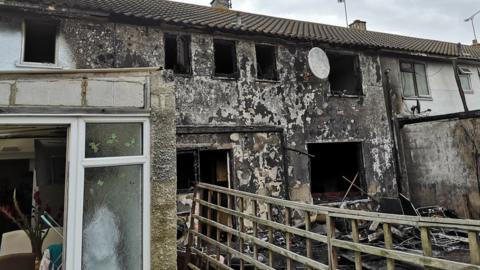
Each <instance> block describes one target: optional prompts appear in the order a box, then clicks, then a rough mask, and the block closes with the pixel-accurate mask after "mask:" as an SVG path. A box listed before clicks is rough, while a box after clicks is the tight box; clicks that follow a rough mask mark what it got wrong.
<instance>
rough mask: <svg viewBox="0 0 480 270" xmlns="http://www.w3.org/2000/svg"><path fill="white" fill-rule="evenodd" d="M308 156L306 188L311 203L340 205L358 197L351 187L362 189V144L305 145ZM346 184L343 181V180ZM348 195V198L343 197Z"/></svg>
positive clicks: (358, 193)
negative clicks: (308, 174) (337, 203)
mask: <svg viewBox="0 0 480 270" xmlns="http://www.w3.org/2000/svg"><path fill="white" fill-rule="evenodd" d="M308 154H309V155H310V185H311V192H312V196H313V198H314V202H315V203H324V202H332V201H341V200H342V199H343V198H344V197H345V196H346V197H347V198H349V199H352V198H355V197H360V196H361V192H360V190H359V189H358V188H356V187H354V186H352V187H351V183H349V182H348V181H347V180H349V181H352V182H353V181H354V180H355V182H354V184H355V185H357V186H359V187H362V186H363V177H362V176H363V158H362V156H363V155H362V144H361V143H357V142H348V143H316V144H309V145H308ZM345 178H346V179H347V180H346V179H345ZM347 192H348V194H347Z"/></svg>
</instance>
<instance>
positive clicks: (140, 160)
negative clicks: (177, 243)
mask: <svg viewBox="0 0 480 270" xmlns="http://www.w3.org/2000/svg"><path fill="white" fill-rule="evenodd" d="M90 123H95V124H97V123H104V124H108V123H112V124H113V123H142V124H143V130H142V131H143V135H142V139H143V153H142V155H138V156H124V157H99V158H87V157H86V155H85V154H86V152H85V139H86V126H87V124H90ZM78 134H79V135H78V141H77V143H78V151H79V152H78V153H79V155H78V156H79V158H78V159H79V167H78V169H77V172H76V173H77V174H76V176H77V183H75V185H76V196H75V197H76V198H75V199H76V200H75V202H74V203H75V204H76V209H77V212H76V214H77V215H76V216H75V218H74V220H73V222H74V223H76V224H77V225H76V227H75V239H76V240H75V241H74V243H73V245H75V247H74V249H75V266H78V269H80V268H81V264H82V256H83V255H82V254H83V252H82V248H83V243H82V239H83V213H84V207H83V203H84V186H85V169H88V168H101V167H118V166H128V165H141V166H142V168H143V175H142V178H143V179H142V209H141V211H142V257H143V258H142V268H141V269H143V270H149V269H150V261H151V255H150V251H151V248H150V239H151V238H150V237H151V236H150V233H151V232H150V218H151V217H150V209H151V206H150V200H151V194H150V191H151V186H150V121H149V119H148V118H145V117H117V118H113V117H99V118H95V117H88V118H87V117H86V118H82V119H79V121H78Z"/></svg>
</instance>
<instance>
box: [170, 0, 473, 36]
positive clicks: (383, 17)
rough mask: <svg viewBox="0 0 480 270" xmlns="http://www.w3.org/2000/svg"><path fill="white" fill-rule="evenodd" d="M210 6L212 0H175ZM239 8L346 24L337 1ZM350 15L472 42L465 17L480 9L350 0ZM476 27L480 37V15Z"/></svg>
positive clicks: (372, 25) (459, 2)
mask: <svg viewBox="0 0 480 270" xmlns="http://www.w3.org/2000/svg"><path fill="white" fill-rule="evenodd" d="M176 1H178V2H186V3H193V4H199V5H209V4H210V1H211V0H176ZM232 1H233V8H234V9H236V10H241V11H246V12H253V13H259V14H266V15H272V16H278V17H285V18H291V19H299V20H306V21H313V22H319V23H325V24H333V25H341V26H344V25H345V15H344V14H345V13H344V8H343V4H339V3H338V1H337V0H232ZM347 5H348V17H349V21H350V22H352V21H353V20H355V19H361V20H365V21H367V28H368V29H369V30H372V31H380V32H388V33H395V34H401V35H408V36H415V37H423V38H429V39H436V40H445V41H451V42H462V43H465V44H471V42H472V39H473V30H472V26H471V23H470V22H469V23H466V22H464V19H465V18H467V17H469V16H470V15H472V14H473V13H475V12H476V11H477V10H480V0H347ZM475 26H476V28H477V36H478V39H480V14H479V15H478V16H477V17H476V21H475Z"/></svg>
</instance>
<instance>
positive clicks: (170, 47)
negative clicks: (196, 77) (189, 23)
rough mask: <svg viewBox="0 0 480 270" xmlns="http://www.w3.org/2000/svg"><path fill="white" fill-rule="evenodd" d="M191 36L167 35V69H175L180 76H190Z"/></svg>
mask: <svg viewBox="0 0 480 270" xmlns="http://www.w3.org/2000/svg"><path fill="white" fill-rule="evenodd" d="M190 41H191V40H190V36H186V35H171V34H166V35H165V69H173V71H174V72H175V73H178V74H190V73H191V72H192V69H191V57H190V43H191V42H190Z"/></svg>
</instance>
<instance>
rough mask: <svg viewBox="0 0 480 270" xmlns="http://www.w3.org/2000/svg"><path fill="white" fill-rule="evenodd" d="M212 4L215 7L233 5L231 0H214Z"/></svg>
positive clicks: (228, 7) (229, 6)
mask: <svg viewBox="0 0 480 270" xmlns="http://www.w3.org/2000/svg"><path fill="white" fill-rule="evenodd" d="M210 5H211V6H212V7H214V8H226V9H230V8H231V7H232V2H231V0H212V2H210Z"/></svg>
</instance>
